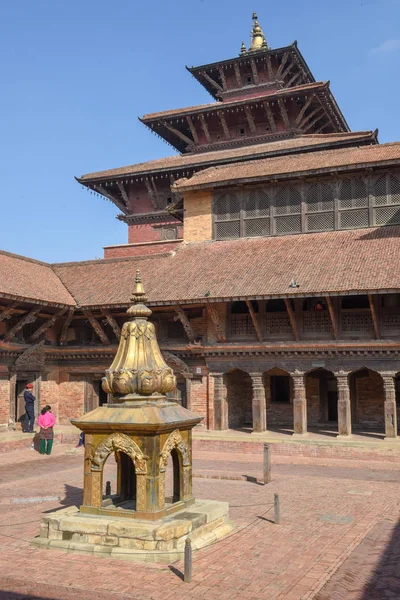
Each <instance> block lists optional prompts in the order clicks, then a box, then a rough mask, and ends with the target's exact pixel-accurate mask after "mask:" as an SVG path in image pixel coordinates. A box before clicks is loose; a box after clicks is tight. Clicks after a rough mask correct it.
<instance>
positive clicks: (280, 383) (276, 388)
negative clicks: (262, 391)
mask: <svg viewBox="0 0 400 600" xmlns="http://www.w3.org/2000/svg"><path fill="white" fill-rule="evenodd" d="M270 382H271V383H270V385H271V402H284V403H287V404H288V403H289V402H290V377H288V376H286V375H271V380H270Z"/></svg>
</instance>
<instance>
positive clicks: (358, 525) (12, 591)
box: [0, 445, 400, 600]
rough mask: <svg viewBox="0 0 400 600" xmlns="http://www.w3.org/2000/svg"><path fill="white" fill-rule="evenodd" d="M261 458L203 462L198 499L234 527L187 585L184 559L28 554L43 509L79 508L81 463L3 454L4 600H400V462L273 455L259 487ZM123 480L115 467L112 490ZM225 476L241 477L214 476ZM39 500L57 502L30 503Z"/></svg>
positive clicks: (201, 456) (198, 563)
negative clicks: (276, 503) (277, 503)
mask: <svg viewBox="0 0 400 600" xmlns="http://www.w3.org/2000/svg"><path fill="white" fill-rule="evenodd" d="M228 457H229V458H228ZM260 460H261V457H260V456H257V455H253V454H248V455H242V454H235V455H229V454H227V453H225V454H223V453H211V452H197V453H196V454H195V456H194V473H195V475H196V474H197V475H199V476H200V475H202V476H203V477H195V479H194V488H195V495H196V496H197V497H199V498H209V499H216V500H228V501H229V502H230V505H231V517H232V519H233V520H234V522H235V524H236V526H237V527H236V530H235V533H234V535H231V537H229V538H227V539H225V540H223V541H221V542H219V543H217V544H215V545H214V546H211V547H209V548H207V549H203V550H200V551H198V552H197V553H195V554H194V560H193V581H192V583H191V584H185V583H183V581H182V580H181V578H180V572H181V571H182V569H183V565H182V562H178V563H175V564H174V565H153V566H151V565H149V566H147V565H141V564H137V563H134V562H130V561H123V560H118V559H109V558H97V557H96V558H94V557H92V556H86V555H78V554H66V553H63V552H61V551H58V550H52V551H47V550H39V549H36V548H33V547H30V546H29V540H30V539H32V538H33V537H34V536H35V535H37V533H38V525H39V520H40V515H41V513H42V512H45V511H51V510H54V509H56V508H57V507H58V506H60V507H65V506H69V505H72V504H79V502H80V498H81V484H82V468H83V455H82V453H81V452H80V451H79V450H76V451H75V450H73V451H71V450H70V447H68V446H67V445H62V446H60V445H59V446H56V447H55V450H54V454H53V455H52V456H51V457H46V456H40V455H38V454H37V453H36V452H35V451H33V450H18V451H15V452H11V453H8V454H3V455H2V456H1V462H0V525H1V529H0V546H1V548H0V550H1V551H0V590H2V591H0V598H1V599H5V598H12V599H13V600H17V599H19V600H22V599H23V598H49V599H50V598H53V599H57V600H64V599H72V600H75V599H79V600H92V599H93V600H106V599H107V600H108V599H110V600H111V599H119V598H126V599H128V598H137V599H141V600H142V599H143V600H149V599H154V600H168V599H169V598H171V599H172V598H181V597H185V598H189V599H192V598H193V599H194V598H196V599H197V598H207V599H213V598H218V599H220V600H235V599H239V598H240V599H247V600H258V599H261V598H262V599H264V600H278V599H279V600H283V599H285V600H300V599H310V598H316V599H317V600H336V599H345V600H372V599H374V600H375V599H376V600H378V599H379V600H386V598H388V599H389V598H400V581H399V578H398V573H397V570H398V568H397V565H398V564H399V561H400V531H399V527H398V526H397V525H398V520H399V500H398V498H399V491H400V469H399V466H398V464H397V463H396V462H383V461H382V462H367V461H365V460H364V461H361V460H343V459H340V460H339V459H337V460H335V459H312V458H301V457H285V456H275V457H274V459H273V482H272V483H271V484H269V485H268V486H262V485H259V484H257V483H254V478H256V477H257V476H261V471H262V469H261V467H262V465H261V463H260ZM228 461H229V462H228ZM114 471H115V469H114V467H113V465H112V462H110V464H109V465H108V478H109V479H110V480H111V482H112V484H113V481H114V475H115V473H114ZM223 475H226V476H228V477H231V478H232V479H230V480H229V479H227V480H225V479H216V477H219V476H223ZM204 476H208V477H213V478H212V479H210V478H206V477H204ZM246 477H247V478H248V479H249V481H246V480H245V479H246ZM274 493H279V495H280V499H281V524H280V525H275V524H273V523H272V522H271V521H272V518H273V510H272V504H273V496H274ZM32 497H59V498H60V500H59V501H58V500H50V501H46V502H40V503H33V502H24V501H21V500H27V499H28V498H32Z"/></svg>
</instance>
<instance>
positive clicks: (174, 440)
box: [158, 429, 191, 508]
mask: <svg viewBox="0 0 400 600" xmlns="http://www.w3.org/2000/svg"><path fill="white" fill-rule="evenodd" d="M174 448H177V450H179V452H180V454H181V457H182V464H181V465H180V476H181V477H182V478H183V496H184V497H185V492H187V495H189V492H188V490H189V489H190V465H191V461H190V449H189V447H188V446H187V444H186V443H185V441H184V440H183V438H182V434H181V432H180V431H179V429H175V430H174V431H173V432H172V433H170V435H169V436H168V439H167V441H166V442H165V444H164V446H163V449H162V451H161V453H160V463H159V469H160V477H159V482H158V505H159V507H160V508H161V507H162V506H163V505H164V498H165V471H166V469H167V466H168V458H169V455H170V454H171V451H172V450H173V449H174ZM185 478H186V483H185Z"/></svg>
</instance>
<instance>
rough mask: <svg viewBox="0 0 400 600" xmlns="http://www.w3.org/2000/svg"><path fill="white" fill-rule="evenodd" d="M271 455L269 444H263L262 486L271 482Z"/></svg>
mask: <svg viewBox="0 0 400 600" xmlns="http://www.w3.org/2000/svg"><path fill="white" fill-rule="evenodd" d="M271 479H272V478H271V454H270V448H269V444H264V484H266V483H270V481H271Z"/></svg>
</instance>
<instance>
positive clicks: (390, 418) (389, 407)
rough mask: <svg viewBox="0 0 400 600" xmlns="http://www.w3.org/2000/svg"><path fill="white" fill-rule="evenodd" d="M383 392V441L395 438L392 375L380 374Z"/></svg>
mask: <svg viewBox="0 0 400 600" xmlns="http://www.w3.org/2000/svg"><path fill="white" fill-rule="evenodd" d="M381 375H382V379H383V389H384V392H385V404H384V406H385V439H393V438H396V437H397V410H396V388H395V379H394V376H395V374H394V373H381Z"/></svg>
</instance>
